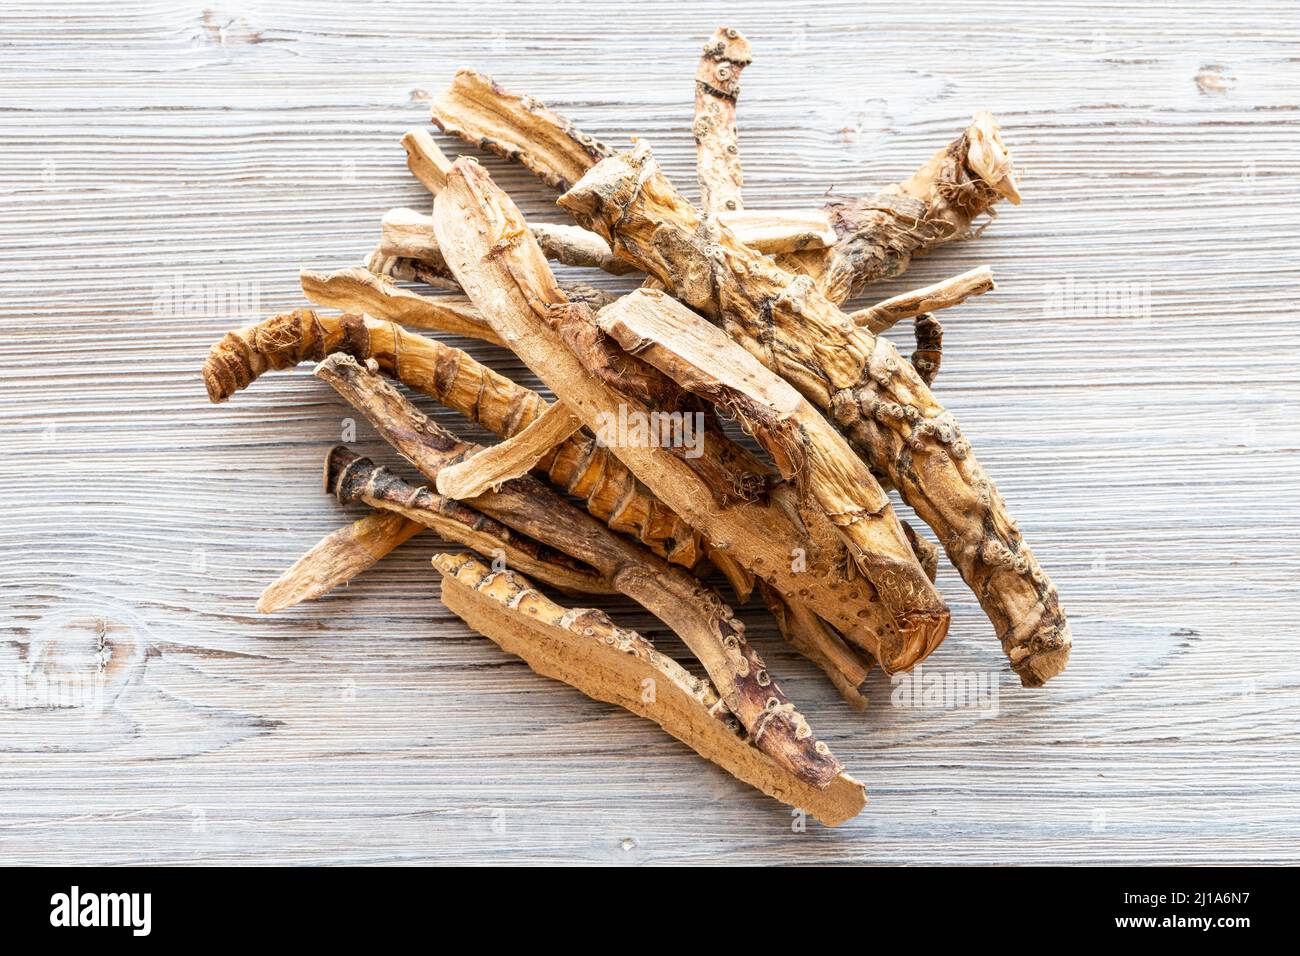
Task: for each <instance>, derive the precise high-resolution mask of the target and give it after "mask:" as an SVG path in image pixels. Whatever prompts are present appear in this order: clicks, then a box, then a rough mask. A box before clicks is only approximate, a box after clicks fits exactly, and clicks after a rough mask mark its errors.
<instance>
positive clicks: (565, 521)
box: [316, 354, 843, 789]
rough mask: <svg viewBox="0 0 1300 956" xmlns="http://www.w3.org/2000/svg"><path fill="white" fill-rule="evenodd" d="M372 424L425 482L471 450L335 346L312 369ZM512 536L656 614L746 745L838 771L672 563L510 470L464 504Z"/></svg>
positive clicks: (798, 768)
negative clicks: (572, 563) (555, 554)
mask: <svg viewBox="0 0 1300 956" xmlns="http://www.w3.org/2000/svg"><path fill="white" fill-rule="evenodd" d="M316 375H317V377H318V378H321V379H322V380H324V381H326V382H328V383H329V384H330V385H331V386H332V387H333V388H334V390H335V391H337V392H338V393H339V394H340V395H341V396H342V397H343V398H344V399H345V400H346V401H347V402H348V403H349V404H351V405H352V406H353V407H354V408H356V409H357V411H359V412H361V414H363V415H364V416H365V417H366V418H367V419H368V420H369V421H370V423H371V424H372V425H374V427H375V429H376V431H378V432H379V434H380V435H381V436H382V437H383V438H384V440H385V441H387V442H388V443H389V444H390V445H392V446H393V447H394V448H395V449H397V451H398V452H399V453H400V454H401V455H402V456H403V457H404V458H406V460H407V461H409V462H411V464H413V465H414V466H415V467H416V468H418V469H419V471H420V472H421V474H423V475H424V476H425V477H426V478H428V479H429V480H430V481H437V478H438V472H439V471H441V470H442V469H443V468H445V467H447V466H448V465H454V464H456V463H458V462H460V461H463V460H464V459H465V458H467V457H468V456H469V455H470V454H471V453H473V452H474V451H475V450H476V449H475V447H474V446H472V445H467V444H466V443H464V442H462V441H460V440H458V439H457V438H456V437H455V436H454V435H452V434H451V433H450V432H448V431H447V430H446V429H444V428H442V427H441V426H439V425H438V424H437V423H435V422H433V421H432V420H431V419H429V418H428V416H426V415H424V414H422V413H421V412H420V411H419V410H418V409H416V408H415V407H414V406H413V405H411V404H410V402H408V401H407V400H406V399H404V398H403V397H402V396H401V395H400V394H399V393H398V392H397V390H396V389H395V388H393V386H391V385H389V384H388V383H387V382H386V381H385V380H384V379H382V378H381V377H379V376H378V375H376V374H374V373H372V372H368V371H366V370H365V369H363V368H362V367H361V366H360V365H358V364H357V362H356V360H355V359H353V358H352V357H351V356H347V355H342V354H336V355H332V356H330V357H329V358H327V359H326V360H325V361H323V362H321V364H320V365H318V366H317V367H316ZM470 504H472V506H473V509H474V510H475V511H479V512H482V513H484V514H486V515H488V516H489V517H491V518H495V519H496V520H497V521H500V522H501V523H502V524H504V525H506V526H508V527H510V528H513V529H514V530H515V531H518V532H519V533H520V534H523V535H526V536H527V537H529V538H532V539H533V540H535V541H537V542H539V543H541V544H544V545H547V546H549V547H551V548H554V549H555V550H557V551H561V552H563V553H565V554H567V555H569V556H570V557H572V558H574V559H575V560H577V561H581V562H583V563H584V564H587V565H589V566H591V567H592V568H594V569H595V570H596V571H597V572H598V573H599V574H601V575H602V576H603V577H604V579H605V580H606V581H607V582H609V584H611V585H612V586H613V587H614V588H615V589H617V590H618V591H619V592H620V593H622V594H624V595H626V596H627V597H630V598H631V599H632V600H634V601H636V602H637V603H638V604H640V605H641V606H642V607H644V608H645V609H646V610H647V611H649V612H650V613H651V614H653V615H655V616H656V617H657V618H659V619H660V620H661V621H663V622H664V623H665V624H667V625H668V626H669V627H670V628H672V629H673V631H674V632H675V633H676V634H677V635H678V636H679V637H680V638H681V639H682V641H683V642H684V643H685V644H686V646H687V647H689V648H690V649H691V653H693V654H694V655H695V656H696V658H698V659H699V661H700V663H701V664H703V665H704V669H705V670H706V671H707V672H708V674H709V677H710V679H711V680H712V681H713V683H714V686H716V687H717V688H718V692H719V693H720V695H721V696H722V699H723V700H724V701H725V702H726V704H727V707H728V708H729V709H730V710H731V712H732V713H733V714H735V715H736V718H737V719H738V720H739V721H740V722H741V724H742V725H743V726H744V727H745V729H746V731H747V732H748V733H749V735H750V738H751V739H752V740H753V742H754V744H755V746H757V747H758V748H759V749H761V750H763V751H764V752H765V753H767V754H768V755H769V756H771V757H772V758H773V759H774V760H776V761H777V762H778V763H781V764H782V765H783V766H784V767H786V768H787V769H789V770H790V771H792V772H793V773H795V774H797V775H798V776H799V777H800V778H802V779H803V780H805V781H808V782H809V783H811V784H812V785H813V786H815V787H817V788H818V789H825V788H826V787H828V786H829V785H830V784H831V782H832V781H833V780H834V778H835V777H836V775H837V774H839V772H840V771H841V770H842V769H843V767H842V765H841V764H840V762H839V761H838V760H837V759H835V757H834V756H832V754H831V752H830V748H829V747H827V745H826V744H825V743H823V742H822V741H820V740H817V739H816V738H815V737H814V736H813V733H812V729H811V728H810V727H809V726H808V722H807V720H805V719H804V717H803V715H802V714H801V713H799V711H797V710H796V709H795V707H794V705H793V704H791V703H790V702H789V700H787V699H786V697H785V695H784V694H783V693H782V692H781V689H780V687H779V686H778V685H777V684H776V682H775V681H774V680H773V679H772V676H771V675H770V674H769V673H768V671H767V668H766V665H764V663H763V660H762V658H761V657H759V655H758V652H757V651H755V650H754V649H753V647H751V646H750V645H749V643H748V642H746V640H745V636H744V625H743V624H742V623H741V622H740V621H738V620H737V619H736V618H735V615H734V613H733V612H732V610H731V608H729V607H727V605H726V604H725V603H723V601H722V600H721V598H719V597H718V596H717V594H715V593H714V592H713V591H711V590H709V589H708V588H705V587H704V586H703V585H701V584H700V583H699V582H698V581H697V580H695V578H693V577H692V576H691V575H690V574H688V573H687V572H685V571H683V570H682V569H681V568H677V567H673V566H672V565H669V564H667V563H665V562H664V561H662V560H661V559H659V558H658V557H656V556H655V555H653V554H651V553H650V552H649V551H647V550H645V549H643V548H641V547H640V546H639V545H636V544H633V543H632V542H630V541H628V540H627V539H625V538H621V537H619V536H617V535H615V534H613V533H612V532H611V531H609V529H607V528H606V527H605V526H604V525H602V524H599V523H598V522H596V521H595V520H594V519H593V518H591V517H590V516H589V515H587V514H586V513H585V512H582V511H579V510H578V509H577V508H575V507H574V506H573V505H571V504H569V503H568V502H567V501H565V500H564V499H563V498H561V497H560V496H559V495H557V494H556V493H554V492H552V491H551V490H550V489H548V488H546V487H545V486H544V485H542V484H540V483H539V482H538V481H536V480H535V479H533V478H516V479H513V480H512V481H508V482H506V483H505V484H503V485H502V486H501V488H500V489H499V490H497V491H489V492H485V493H484V494H481V495H479V496H478V497H477V498H475V499H473V501H472V502H471V503H470Z"/></svg>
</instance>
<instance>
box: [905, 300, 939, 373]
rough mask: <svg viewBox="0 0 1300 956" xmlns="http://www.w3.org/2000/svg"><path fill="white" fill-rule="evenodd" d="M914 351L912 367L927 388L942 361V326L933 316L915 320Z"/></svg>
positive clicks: (920, 316)
mask: <svg viewBox="0 0 1300 956" xmlns="http://www.w3.org/2000/svg"><path fill="white" fill-rule="evenodd" d="M914 325H915V330H916V351H915V352H913V353H912V367H913V368H914V369H916V374H917V375H919V376H921V381H923V382H925V384H926V385H927V386H929V385H933V384H934V377H935V376H936V375H938V374H939V363H940V362H941V361H942V360H943V326H942V325H940V324H939V320H938V319H936V318H935V317H934V316H933V315H930V314H928V313H927V314H925V315H918V316H917V317H916V320H915V323H914Z"/></svg>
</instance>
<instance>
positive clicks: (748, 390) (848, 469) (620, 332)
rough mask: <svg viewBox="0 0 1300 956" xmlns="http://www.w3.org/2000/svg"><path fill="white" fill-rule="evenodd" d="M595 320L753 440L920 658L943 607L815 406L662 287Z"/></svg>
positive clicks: (876, 489)
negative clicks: (826, 525)
mask: <svg viewBox="0 0 1300 956" xmlns="http://www.w3.org/2000/svg"><path fill="white" fill-rule="evenodd" d="M454 175H455V174H454V173H453V176H454ZM450 181H451V180H449V182H450ZM597 319H598V322H599V325H600V328H601V329H602V330H604V331H605V332H606V333H608V334H609V335H610V336H612V337H613V338H614V340H615V341H617V342H618V344H619V345H621V346H622V347H623V348H624V349H625V350H626V351H627V352H628V353H630V354H632V355H635V356H637V357H639V358H641V359H643V360H645V361H646V362H648V363H649V364H650V365H653V366H654V367H655V368H657V369H659V370H660V371H661V372H663V373H664V374H665V375H667V376H668V377H669V378H671V379H673V381H675V382H677V384H678V385H680V386H682V387H683V388H685V389H686V390H687V391H689V392H691V393H692V394H695V395H699V396H700V397H701V398H704V399H706V400H707V401H709V402H711V403H713V404H714V405H716V406H717V407H718V408H719V410H721V411H723V412H725V413H726V414H727V415H728V416H730V417H734V418H736V419H737V420H738V421H739V422H740V424H741V426H742V427H743V428H744V429H745V431H746V432H747V433H749V434H751V435H753V436H754V437H755V439H757V441H758V442H759V444H760V445H762V446H763V448H764V449H765V450H766V451H767V452H768V454H769V455H770V456H771V458H772V461H773V462H774V463H775V464H776V467H777V470H778V471H780V472H781V476H782V477H783V478H785V479H786V480H787V481H789V482H791V483H792V484H793V485H794V486H795V488H796V489H798V490H799V492H800V493H801V494H802V495H804V496H806V497H807V499H808V500H809V502H810V504H811V505H812V506H814V507H819V508H820V509H821V511H822V512H823V513H824V514H825V515H826V517H827V518H829V519H830V522H831V524H832V525H834V527H835V530H836V531H837V532H838V533H839V534H840V536H841V537H842V538H843V540H844V542H845V544H847V545H848V548H849V554H850V555H851V556H852V558H853V560H854V562H855V563H856V564H857V566H858V568H859V569H860V570H861V571H862V573H863V574H864V575H865V576H866V578H867V580H869V581H870V582H871V583H872V584H874V585H875V587H876V593H877V594H878V595H879V596H880V600H881V602H882V603H883V604H884V606H885V610H886V611H887V612H888V613H889V614H890V615H891V616H892V617H893V619H894V622H895V624H896V625H897V626H898V629H899V631H900V633H901V634H902V635H903V638H904V640H905V641H907V642H908V644H909V645H911V646H909V648H908V650H907V652H906V654H907V656H908V657H911V658H915V659H916V660H921V659H924V658H925V657H926V656H928V655H929V654H930V653H931V652H932V651H933V650H934V649H935V648H936V647H938V646H939V644H940V642H942V640H943V638H944V635H945V634H947V631H948V619H949V615H948V608H947V607H946V606H945V605H944V603H943V599H942V598H940V597H939V593H938V592H937V591H936V590H935V589H934V584H933V583H932V582H931V581H930V579H929V578H927V577H926V576H925V572H924V571H923V570H922V569H921V566H920V565H919V564H918V563H917V561H916V557H915V555H914V554H913V552H912V546H911V544H910V543H909V542H908V540H907V537H906V536H905V534H904V533H903V529H902V527H901V526H900V524H899V522H898V519H897V517H895V515H894V509H893V507H892V506H891V505H890V503H889V496H888V495H886V494H885V492H884V491H883V490H882V489H881V487H880V485H879V484H877V482H876V479H875V478H874V477H872V474H871V471H870V469H869V468H867V466H866V465H865V464H864V463H863V462H862V461H861V459H859V458H858V456H857V455H856V454H855V453H854V452H853V450H852V449H851V448H850V447H849V444H848V442H847V441H845V439H844V437H843V436H842V435H841V434H840V433H839V432H837V431H836V430H835V429H834V428H833V427H831V425H830V423H828V422H827V421H826V420H825V419H824V418H822V416H821V413H820V412H818V411H817V410H816V409H815V408H813V407H812V405H811V404H809V403H808V401H807V400H806V399H805V398H804V397H803V396H801V395H800V394H799V393H798V392H797V391H795V390H794V388H792V387H791V386H790V385H789V384H788V383H786V382H785V381H784V380H783V379H781V378H779V377H777V376H776V375H775V374H773V373H772V372H771V371H769V370H768V369H767V368H765V367H764V366H763V365H762V364H761V363H760V362H759V361H758V359H756V358H754V357H753V356H752V355H750V354H749V353H748V352H746V351H745V350H744V349H743V348H741V347H740V346H739V345H737V344H736V343H735V342H733V341H732V340H731V339H729V338H727V336H726V334H725V333H724V332H723V331H722V330H721V329H718V328H717V327H715V326H712V325H709V324H708V323H707V322H705V321H704V320H703V319H701V318H700V317H699V316H698V315H696V314H695V313H694V312H692V311H691V310H690V309H688V308H686V307H685V306H684V305H682V304H681V303H680V302H678V301H677V300H675V299H673V298H671V297H669V296H668V295H666V294H665V293H663V292H659V291H658V290H650V289H640V290H637V291H636V292H633V293H632V294H631V295H627V296H624V297H623V298H621V299H619V300H618V301H617V302H614V303H612V304H611V305H608V306H606V307H605V308H604V309H602V310H601V312H600V314H599V316H598V317H597Z"/></svg>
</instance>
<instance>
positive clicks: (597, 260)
mask: <svg viewBox="0 0 1300 956" xmlns="http://www.w3.org/2000/svg"><path fill="white" fill-rule="evenodd" d="M760 224H763V223H762V221H760ZM765 225H766V228H767V229H768V230H769V231H770V232H772V233H773V234H774V235H776V236H777V237H780V238H785V237H788V235H789V226H788V225H785V226H784V232H782V229H783V223H782V222H781V221H780V220H777V221H774V222H769V223H765ZM528 228H529V229H530V230H531V231H532V233H533V235H534V236H535V237H536V238H537V242H538V244H539V245H540V246H541V247H542V251H543V252H545V253H546V257H547V258H548V259H553V260H555V261H556V262H561V263H563V264H564V265H566V266H579V267H585V268H591V269H602V270H604V271H605V272H608V273H610V274H611V275H627V274H628V273H629V272H635V271H636V270H635V269H634V268H632V266H630V265H628V264H627V263H626V262H624V261H623V260H622V259H619V258H618V257H617V256H615V255H614V253H613V252H611V251H610V248H609V243H607V242H606V241H605V240H604V239H602V238H600V236H598V235H596V234H595V233H594V232H588V231H587V230H586V229H582V228H579V227H578V226H573V225H565V224H564V223H545V222H539V223H536V224H532V223H530V224H529V226H528ZM833 235H834V234H833V233H832V236H833ZM372 258H376V259H377V260H378V261H380V262H384V263H401V262H402V261H403V260H412V261H413V262H415V263H418V264H419V267H421V268H422V269H424V270H425V271H426V272H427V273H428V274H431V275H434V276H437V277H438V284H439V286H440V287H442V286H445V285H446V282H447V281H449V280H450V279H451V276H450V273H448V272H447V264H446V262H445V261H444V260H443V257H442V250H440V249H439V248H438V240H437V239H435V238H434V235H433V220H432V219H431V218H430V217H429V216H427V215H425V214H424V213H422V212H419V211H417V210H415V209H408V208H405V207H400V208H397V209H390V210H388V212H386V213H384V216H383V218H382V219H381V220H380V224H379V245H378V246H376V247H375V252H374V254H373V256H372ZM385 268H386V269H387V270H392V269H394V268H398V271H401V269H400V268H399V267H398V266H395V265H393V264H388V265H386V266H385ZM408 268H410V267H408Z"/></svg>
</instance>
